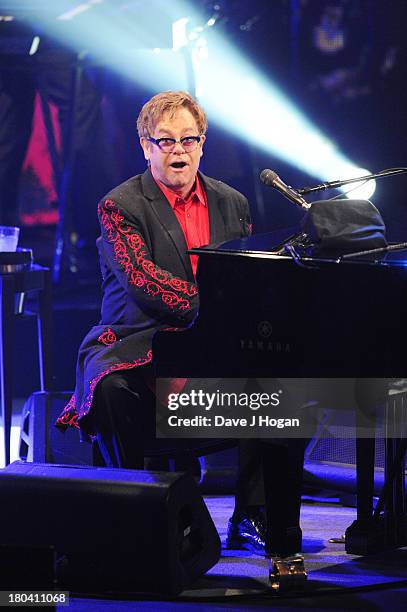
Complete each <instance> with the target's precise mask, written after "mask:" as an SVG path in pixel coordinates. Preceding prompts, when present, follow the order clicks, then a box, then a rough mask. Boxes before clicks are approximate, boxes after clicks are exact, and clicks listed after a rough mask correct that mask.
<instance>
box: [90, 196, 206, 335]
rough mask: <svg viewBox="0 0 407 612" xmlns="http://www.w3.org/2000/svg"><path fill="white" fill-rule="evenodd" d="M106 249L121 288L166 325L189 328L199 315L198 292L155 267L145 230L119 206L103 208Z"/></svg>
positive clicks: (111, 204) (105, 203)
mask: <svg viewBox="0 0 407 612" xmlns="http://www.w3.org/2000/svg"><path fill="white" fill-rule="evenodd" d="M98 213H99V219H100V223H101V228H102V239H103V245H104V249H105V251H106V253H107V256H108V258H109V261H110V265H111V267H112V270H113V273H114V274H115V275H116V277H117V279H118V281H119V283H120V285H121V286H122V287H123V288H124V289H125V290H126V291H127V292H128V294H129V295H130V296H131V297H132V298H133V299H134V300H135V301H136V302H137V303H138V304H139V306H140V307H141V308H142V309H143V310H145V311H146V312H149V313H150V314H151V315H152V316H154V317H156V318H157V319H161V320H162V321H163V323H168V324H171V325H181V326H185V325H188V324H189V323H191V322H192V321H193V319H194V318H195V316H196V314H197V312H198V304H199V302H198V288H197V285H196V284H195V283H190V282H188V281H186V280H184V279H182V278H179V277H177V276H174V275H173V274H172V273H171V272H169V271H168V270H163V269H162V268H160V267H158V266H157V265H155V263H154V262H153V261H152V257H151V254H150V252H149V250H148V247H147V245H146V243H145V240H144V237H143V234H142V232H141V228H140V227H138V226H137V223H136V222H135V221H134V220H133V219H130V218H129V217H128V216H127V215H126V212H125V211H124V210H123V209H120V208H119V207H118V206H117V204H116V203H115V202H114V201H113V200H111V199H106V200H103V201H102V202H100V204H99V209H98Z"/></svg>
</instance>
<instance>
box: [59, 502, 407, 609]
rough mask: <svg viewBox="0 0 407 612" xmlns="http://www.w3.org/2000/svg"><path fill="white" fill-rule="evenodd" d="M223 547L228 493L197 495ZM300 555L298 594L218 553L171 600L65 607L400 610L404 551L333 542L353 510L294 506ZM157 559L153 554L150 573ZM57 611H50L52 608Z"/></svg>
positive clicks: (405, 603) (248, 563) (235, 554)
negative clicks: (302, 575)
mask: <svg viewBox="0 0 407 612" xmlns="http://www.w3.org/2000/svg"><path fill="white" fill-rule="evenodd" d="M205 500H206V503H207V505H208V508H209V510H210V513H211V516H212V518H213V520H214V522H215V524H216V527H217V529H218V531H219V534H220V536H221V540H222V544H223V545H224V541H225V537H226V529H227V522H228V519H229V517H230V515H231V513H232V510H233V498H232V497H231V496H209V497H205ZM301 514H302V520H301V522H302V529H303V534H304V547H303V548H304V553H305V556H306V566H307V571H308V584H307V587H306V589H305V591H304V593H302V594H297V593H296V594H290V595H284V596H274V595H271V594H270V593H268V592H267V585H268V578H267V576H268V565H267V561H266V560H265V559H264V558H262V557H258V556H255V555H251V554H250V553H247V552H243V551H232V550H225V549H224V547H223V549H222V557H221V559H220V561H219V563H218V564H217V565H215V566H214V567H213V568H212V569H211V570H210V571H209V572H208V574H206V575H205V576H203V577H202V578H201V579H200V580H198V581H197V582H196V583H195V584H194V585H192V587H191V588H190V589H188V590H187V591H184V592H183V593H182V594H181V595H180V596H179V597H178V598H176V599H175V600H170V601H169V600H165V599H160V598H158V597H155V598H154V597H151V598H146V599H143V600H141V599H140V598H139V597H138V596H137V595H134V597H133V598H130V597H126V599H125V600H123V599H122V600H120V601H119V600H117V599H116V600H106V599H98V600H96V599H87V598H84V597H74V598H72V599H71V604H70V607H69V610H72V611H75V612H77V611H81V610H84V611H85V610H86V611H89V612H113V611H114V612H124V611H128V610H160V611H162V610H173V609H174V608H176V609H180V610H191V609H193V610H207V609H210V610H221V609H228V610H248V609H253V610H275V609H284V610H290V611H294V610H299V609H312V610H315V611H322V610H331V609H334V610H336V611H343V612H345V611H349V610H358V611H367V610H382V609H383V610H384V609H385V608H386V609H391V610H392V612H394V611H395V610H405V609H407V549H399V550H393V551H389V552H387V553H385V554H380V555H373V556H370V557H369V558H362V557H355V556H352V555H347V554H346V553H345V548H344V545H343V544H334V543H330V542H329V539H330V538H332V537H340V536H341V535H342V534H343V533H344V531H345V529H346V527H347V526H348V525H349V524H350V523H351V522H352V521H353V520H354V518H355V515H356V512H355V510H354V509H352V508H344V507H342V506H340V505H339V504H333V503H320V502H310V501H306V502H304V503H303V505H302V513H301ZM159 565H160V559H159V553H157V571H159ZM59 609H60V610H61V611H62V610H63V608H62V607H61V608H58V610H59Z"/></svg>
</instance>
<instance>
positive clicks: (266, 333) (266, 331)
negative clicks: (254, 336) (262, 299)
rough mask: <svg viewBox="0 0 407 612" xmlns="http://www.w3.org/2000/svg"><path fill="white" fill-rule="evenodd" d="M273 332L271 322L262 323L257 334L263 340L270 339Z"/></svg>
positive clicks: (258, 326)
mask: <svg viewBox="0 0 407 612" xmlns="http://www.w3.org/2000/svg"><path fill="white" fill-rule="evenodd" d="M272 331H273V328H272V326H271V323H270V321H260V323H259V324H258V325H257V332H258V334H259V336H261V337H262V338H269V337H270V336H271V333H272Z"/></svg>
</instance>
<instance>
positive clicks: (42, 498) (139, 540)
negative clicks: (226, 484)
mask: <svg viewBox="0 0 407 612" xmlns="http://www.w3.org/2000/svg"><path fill="white" fill-rule="evenodd" d="M0 496H1V499H2V500H3V501H2V503H1V506H0V508H1V510H0V516H1V524H2V525H3V527H4V529H2V532H1V536H0V546H2V547H5V548H10V547H15V548H21V547H25V548H33V549H44V547H53V548H54V549H55V550H56V552H57V557H58V558H59V563H58V566H57V577H58V585H59V588H63V589H65V590H70V591H82V592H95V591H96V592H98V593H105V592H111V591H112V592H148V593H166V594H171V595H175V594H177V593H179V592H181V591H182V590H184V589H185V588H186V587H187V586H188V585H190V584H191V583H192V582H194V581H195V580H196V579H197V578H199V577H200V576H201V575H203V574H204V573H205V572H206V571H207V570H209V569H210V568H211V567H212V566H213V565H215V564H216V563H217V561H218V560H219V556H220V539H219V536H218V533H217V531H216V528H215V525H214V524H213V521H212V519H211V517H210V515H209V512H208V509H207V508H206V506H205V503H204V501H203V498H202V496H201V494H200V492H199V490H198V487H197V485H196V483H195V482H194V480H193V478H192V477H190V476H188V475H186V474H180V473H166V472H148V471H136V470H123V469H111V468H87V467H82V466H77V467H73V466H63V465H47V464H38V463H25V462H23V461H16V462H14V463H12V464H11V465H9V466H7V467H6V468H5V469H4V470H0ZM0 586H1V588H3V589H4V588H7V585H4V584H3V585H1V576H0ZM0 590H1V589H0Z"/></svg>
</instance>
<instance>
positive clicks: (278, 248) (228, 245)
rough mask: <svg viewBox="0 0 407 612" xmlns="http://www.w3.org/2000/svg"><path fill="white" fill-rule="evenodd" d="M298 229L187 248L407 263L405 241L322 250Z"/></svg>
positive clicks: (201, 251)
mask: <svg viewBox="0 0 407 612" xmlns="http://www.w3.org/2000/svg"><path fill="white" fill-rule="evenodd" d="M305 238H306V237H305V235H304V234H303V233H302V232H301V230H300V229H298V228H295V227H291V228H286V229H281V230H277V231H274V232H269V233H265V234H256V235H254V236H247V237H245V238H238V239H235V240H228V241H227V242H223V243H221V244H217V245H208V246H207V247H201V248H199V249H191V250H190V251H188V253H193V254H195V255H203V256H209V255H214V254H216V255H229V256H237V257H242V256H247V257H260V258H267V259H281V258H283V259H287V258H288V259H295V260H296V261H302V262H304V263H306V262H318V261H324V262H332V263H346V264H364V265H380V266H401V267H404V266H406V267H407V242H401V243H395V244H389V246H387V247H385V248H380V249H371V250H368V251H360V252H355V253H346V254H343V253H340V252H337V251H335V252H331V251H329V252H322V251H321V250H320V249H318V246H317V245H310V244H308V243H307V241H306V239H305Z"/></svg>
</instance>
